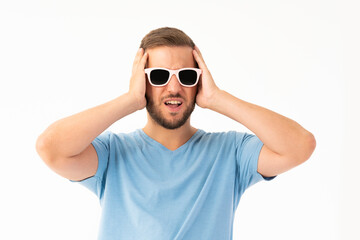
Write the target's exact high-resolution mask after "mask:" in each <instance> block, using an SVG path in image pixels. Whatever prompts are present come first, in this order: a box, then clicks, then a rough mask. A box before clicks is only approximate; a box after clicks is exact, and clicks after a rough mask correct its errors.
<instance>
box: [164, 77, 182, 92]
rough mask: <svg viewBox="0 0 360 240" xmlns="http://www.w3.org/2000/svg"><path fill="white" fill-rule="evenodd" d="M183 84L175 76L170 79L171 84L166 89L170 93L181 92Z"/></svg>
mask: <svg viewBox="0 0 360 240" xmlns="http://www.w3.org/2000/svg"><path fill="white" fill-rule="evenodd" d="M181 87H182V86H181V84H180V83H179V80H178V79H177V77H176V75H175V74H173V75H172V76H171V78H170V81H169V83H168V84H167V85H166V88H167V90H168V91H169V92H179V91H180V90H181Z"/></svg>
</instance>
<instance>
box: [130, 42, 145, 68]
mask: <svg viewBox="0 0 360 240" xmlns="http://www.w3.org/2000/svg"><path fill="white" fill-rule="evenodd" d="M143 51H144V50H143V49H142V48H139V50H138V51H137V53H136V56H135V59H134V63H133V66H132V73H134V72H135V71H136V69H137V65H138V64H139V61H140V60H141V58H142V57H143Z"/></svg>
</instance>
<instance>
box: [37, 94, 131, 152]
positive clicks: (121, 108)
mask: <svg viewBox="0 0 360 240" xmlns="http://www.w3.org/2000/svg"><path fill="white" fill-rule="evenodd" d="M136 107H137V106H136V102H135V101H134V100H133V99H132V98H131V96H130V94H124V95H122V96H120V97H118V98H116V99H113V100H111V101H109V102H107V103H104V104H102V105H99V106H96V107H93V108H90V109H88V110H85V111H83V112H80V113H77V114H75V115H72V116H69V117H66V118H64V119H61V120H58V121H56V122H55V123H53V124H51V125H50V126H49V127H48V128H47V129H46V130H45V131H44V132H43V133H42V134H41V135H40V136H39V138H38V141H37V148H38V149H40V150H41V151H46V152H47V153H48V154H47V155H49V156H56V157H72V156H75V155H77V154H79V153H81V152H82V151H83V150H84V149H85V148H86V147H88V146H89V145H90V144H91V142H92V141H93V140H94V139H95V138H96V137H97V136H98V135H99V134H101V133H102V132H103V131H104V130H105V129H107V128H108V127H109V126H110V125H112V124H113V123H114V122H116V121H117V120H119V119H121V118H123V117H124V116H126V115H128V114H131V113H133V112H135V111H136V110H137V108H136Z"/></svg>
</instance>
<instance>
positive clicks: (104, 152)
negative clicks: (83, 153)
mask: <svg viewBox="0 0 360 240" xmlns="http://www.w3.org/2000/svg"><path fill="white" fill-rule="evenodd" d="M110 134H111V133H110V132H105V133H103V134H101V135H99V136H98V137H96V138H95V139H94V141H92V143H91V144H92V145H93V146H94V148H95V150H96V154H97V156H98V168H97V170H96V173H95V175H94V176H92V177H89V178H86V179H84V180H81V181H72V182H77V183H79V184H81V185H83V186H85V187H86V188H88V189H89V190H90V191H92V192H93V193H95V194H96V196H98V198H100V197H101V195H102V192H103V188H104V178H105V176H106V172H107V166H108V163H109V156H110V143H109V141H110Z"/></svg>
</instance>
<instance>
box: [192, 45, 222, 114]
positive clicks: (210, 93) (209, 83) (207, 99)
mask: <svg viewBox="0 0 360 240" xmlns="http://www.w3.org/2000/svg"><path fill="white" fill-rule="evenodd" d="M193 55H194V58H195V60H196V62H197V63H198V65H199V68H200V69H201V70H202V73H201V78H200V81H199V83H198V93H197V95H196V104H197V105H198V106H200V107H202V108H211V106H212V104H213V103H214V101H215V99H216V95H217V94H218V93H219V92H220V89H219V88H218V87H217V86H216V84H215V82H214V79H213V78H212V76H211V74H210V72H209V70H208V68H207V66H206V64H205V61H204V59H203V57H202V55H201V52H200V50H199V48H198V47H197V46H195V49H194V50H193Z"/></svg>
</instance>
